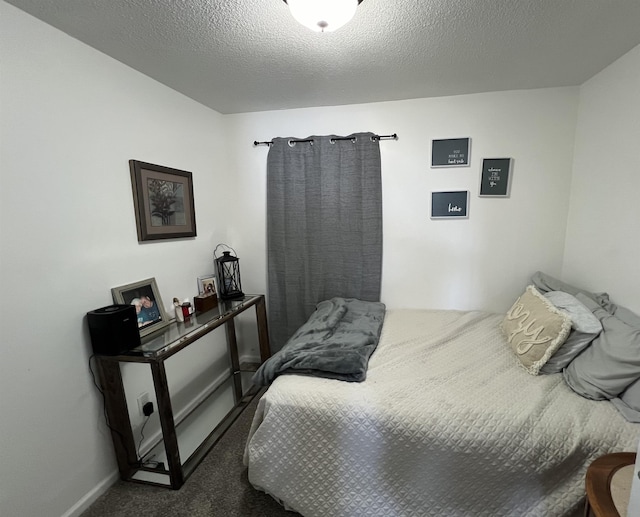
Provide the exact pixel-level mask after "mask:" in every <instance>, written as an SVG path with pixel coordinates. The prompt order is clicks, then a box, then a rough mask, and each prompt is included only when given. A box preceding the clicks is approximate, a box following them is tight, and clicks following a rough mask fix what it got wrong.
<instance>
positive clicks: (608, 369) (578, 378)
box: [564, 293, 640, 400]
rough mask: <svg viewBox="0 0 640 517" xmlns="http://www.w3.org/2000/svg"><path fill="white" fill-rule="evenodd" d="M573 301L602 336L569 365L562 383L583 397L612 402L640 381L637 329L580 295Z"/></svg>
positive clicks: (639, 327) (639, 353) (639, 347)
mask: <svg viewBox="0 0 640 517" xmlns="http://www.w3.org/2000/svg"><path fill="white" fill-rule="evenodd" d="M576 298H577V299H578V300H579V301H580V302H582V303H583V304H584V305H586V306H587V308H589V309H591V311H592V312H593V314H594V315H595V316H596V318H598V319H599V320H600V323H601V324H602V333H600V335H599V336H598V337H597V338H595V339H594V340H593V342H592V343H591V345H590V346H588V347H587V348H586V349H585V350H584V351H583V352H582V353H581V354H580V355H578V356H577V357H576V358H575V359H574V360H573V361H571V363H569V366H567V367H566V368H565V370H564V380H565V381H566V383H567V384H568V385H569V387H570V388H571V389H572V390H573V391H575V392H576V393H578V394H579V395H582V396H583V397H586V398H589V399H593V400H609V399H612V398H614V397H617V396H618V395H620V394H621V393H622V392H623V391H624V390H625V389H627V387H628V386H629V385H631V383H633V382H634V381H636V380H637V379H639V378H640V326H633V325H630V324H628V323H626V322H625V321H623V320H621V319H619V318H618V317H616V316H615V315H613V314H610V313H609V312H607V311H606V310H604V309H603V308H602V307H601V306H600V305H599V304H597V303H596V302H594V301H593V300H592V299H591V298H589V297H587V296H584V295H583V294H581V293H578V294H577V295H576ZM625 316H628V314H625ZM629 321H632V320H629Z"/></svg>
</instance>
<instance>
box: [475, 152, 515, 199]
mask: <svg viewBox="0 0 640 517" xmlns="http://www.w3.org/2000/svg"><path fill="white" fill-rule="evenodd" d="M512 162H513V160H512V159H511V158H485V159H484V160H482V175H481V177H480V194H479V195H480V197H509V187H510V183H511V182H510V178H511V163H512Z"/></svg>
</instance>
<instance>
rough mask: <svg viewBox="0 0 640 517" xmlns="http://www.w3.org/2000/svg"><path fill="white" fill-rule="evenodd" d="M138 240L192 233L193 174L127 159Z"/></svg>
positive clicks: (193, 230) (191, 235) (168, 237)
mask: <svg viewBox="0 0 640 517" xmlns="http://www.w3.org/2000/svg"><path fill="white" fill-rule="evenodd" d="M129 168H130V172H131V187H132V189H133V204H134V208H135V213H136V229H137V231H138V242H143V241H153V240H159V239H179V238H183V237H195V236H196V212H195V205H194V201H193V175H192V174H191V173H190V172H187V171H182V170H179V169H172V168H170V167H163V166H162V165H154V164H152V163H146V162H141V161H138V160H129Z"/></svg>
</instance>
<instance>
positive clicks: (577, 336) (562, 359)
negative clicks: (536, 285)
mask: <svg viewBox="0 0 640 517" xmlns="http://www.w3.org/2000/svg"><path fill="white" fill-rule="evenodd" d="M543 296H544V297H545V298H546V299H547V300H549V301H550V302H551V303H552V304H553V305H554V306H555V307H557V308H558V309H560V310H561V311H563V312H565V313H567V314H568V315H569V317H570V318H571V332H570V333H569V337H568V338H567V340H566V341H565V342H564V343H563V344H562V346H561V347H560V348H559V349H558V350H556V352H555V353H554V354H553V355H552V356H551V358H550V359H549V361H548V362H547V364H545V365H544V366H543V367H542V369H541V370H540V373H543V374H546V373H561V372H562V370H563V369H564V368H566V367H567V365H568V364H569V363H570V362H571V361H573V359H574V358H575V357H576V356H577V355H578V354H579V353H580V352H582V351H583V350H584V349H585V348H587V347H588V346H589V345H590V344H591V342H592V341H593V340H594V339H595V338H596V337H598V334H600V332H602V324H601V323H600V321H599V320H598V318H596V317H595V316H594V315H593V312H591V311H590V310H589V309H588V308H587V307H586V306H585V305H584V304H583V303H582V302H580V300H578V299H577V298H576V297H575V296H571V295H570V294H569V293H565V292H562V291H550V292H548V293H545V294H544V295H543Z"/></svg>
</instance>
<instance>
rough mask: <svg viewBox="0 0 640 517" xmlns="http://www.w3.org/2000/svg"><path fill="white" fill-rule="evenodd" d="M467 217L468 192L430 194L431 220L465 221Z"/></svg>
mask: <svg viewBox="0 0 640 517" xmlns="http://www.w3.org/2000/svg"><path fill="white" fill-rule="evenodd" d="M468 217H469V191H468V190H457V191H454V192H432V193H431V219H466V218H468Z"/></svg>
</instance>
